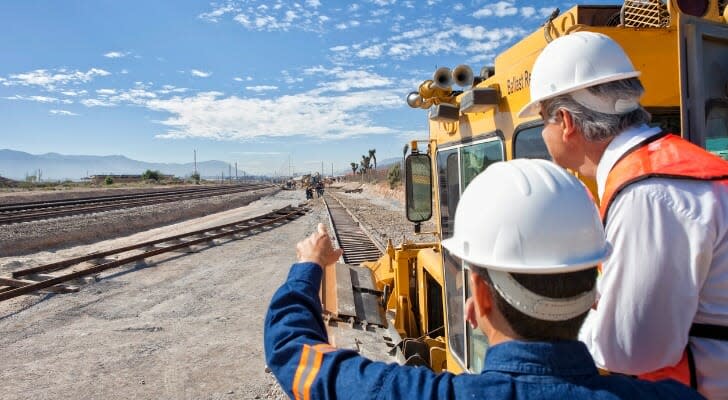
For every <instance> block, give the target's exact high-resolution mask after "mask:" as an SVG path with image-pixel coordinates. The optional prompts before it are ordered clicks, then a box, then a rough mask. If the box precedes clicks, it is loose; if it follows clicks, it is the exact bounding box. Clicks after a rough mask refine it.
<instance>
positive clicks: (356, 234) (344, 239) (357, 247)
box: [324, 193, 384, 265]
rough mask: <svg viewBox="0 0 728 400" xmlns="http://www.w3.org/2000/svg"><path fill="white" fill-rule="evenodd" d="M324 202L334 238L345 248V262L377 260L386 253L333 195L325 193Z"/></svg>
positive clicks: (356, 263)
mask: <svg viewBox="0 0 728 400" xmlns="http://www.w3.org/2000/svg"><path fill="white" fill-rule="evenodd" d="M324 204H326V208H327V211H328V214H329V219H330V220H331V226H332V227H333V229H334V238H335V239H336V241H337V242H338V244H339V247H340V248H341V249H342V250H344V255H343V258H344V262H345V263H346V264H353V265H358V264H360V263H361V262H363V261H376V260H377V259H379V257H380V256H381V255H382V253H384V247H383V246H382V245H381V244H379V243H378V242H377V241H376V240H375V239H374V238H372V236H371V235H370V234H369V232H367V230H366V228H365V227H363V226H362V224H361V223H360V222H359V220H358V219H357V218H356V217H355V216H354V215H353V214H352V213H351V212H350V211H349V210H348V209H347V208H346V207H344V204H343V203H341V201H339V199H337V198H336V197H334V196H333V195H331V194H329V193H326V194H325V195H324Z"/></svg>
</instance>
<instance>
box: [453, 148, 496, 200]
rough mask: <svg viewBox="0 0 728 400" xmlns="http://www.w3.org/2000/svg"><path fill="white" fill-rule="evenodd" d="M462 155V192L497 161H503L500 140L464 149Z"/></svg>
mask: <svg viewBox="0 0 728 400" xmlns="http://www.w3.org/2000/svg"><path fill="white" fill-rule="evenodd" d="M460 151H461V153H460V176H461V179H462V184H461V189H460V190H461V191H463V190H465V188H466V187H468V185H469V184H470V182H471V181H472V180H473V178H475V176H476V175H478V174H479V173H481V172H482V171H483V170H485V169H486V168H487V167H488V166H490V165H491V164H493V163H494V162H497V161H503V146H502V145H501V141H500V140H493V141H490V142H484V143H478V144H474V145H470V146H465V147H463V148H462V149H461V150H460Z"/></svg>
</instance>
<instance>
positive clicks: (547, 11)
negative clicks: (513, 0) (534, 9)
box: [538, 7, 555, 18]
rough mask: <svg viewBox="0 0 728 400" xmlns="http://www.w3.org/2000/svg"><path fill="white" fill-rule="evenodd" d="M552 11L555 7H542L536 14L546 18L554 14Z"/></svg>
mask: <svg viewBox="0 0 728 400" xmlns="http://www.w3.org/2000/svg"><path fill="white" fill-rule="evenodd" d="M554 9H555V7H543V8H539V9H538V13H539V14H541V16H542V17H544V18H546V17H548V16H549V15H551V13H552V12H554Z"/></svg>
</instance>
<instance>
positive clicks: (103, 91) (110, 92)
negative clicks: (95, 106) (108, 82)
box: [96, 89, 116, 96]
mask: <svg viewBox="0 0 728 400" xmlns="http://www.w3.org/2000/svg"><path fill="white" fill-rule="evenodd" d="M96 93H97V94H100V95H104V96H110V95H114V94H116V90H114V89H98V90H96Z"/></svg>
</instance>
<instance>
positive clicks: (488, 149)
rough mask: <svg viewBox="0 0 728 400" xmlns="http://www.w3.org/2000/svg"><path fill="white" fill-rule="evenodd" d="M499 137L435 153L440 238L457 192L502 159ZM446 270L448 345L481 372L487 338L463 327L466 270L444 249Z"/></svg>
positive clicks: (449, 228) (448, 231)
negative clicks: (440, 228)
mask: <svg viewBox="0 0 728 400" xmlns="http://www.w3.org/2000/svg"><path fill="white" fill-rule="evenodd" d="M503 148H504V147H503V141H502V140H501V139H500V137H492V138H489V139H486V140H482V141H478V142H473V143H467V144H462V145H458V146H454V147H451V148H447V149H444V150H441V151H439V152H438V156H437V161H438V166H437V168H438V179H439V194H440V218H441V220H440V223H441V226H442V232H443V239H446V238H449V237H451V236H452V234H453V228H454V226H453V222H454V217H455V209H456V207H457V204H458V201H459V200H460V194H461V193H462V192H463V190H465V188H466V187H467V186H468V185H469V184H470V182H471V181H472V180H473V178H475V176H477V175H478V174H479V173H480V172H482V171H483V170H485V169H486V168H488V166H490V165H492V164H493V163H495V162H497V161H503V160H504V150H503ZM443 265H444V271H445V296H446V299H445V306H446V307H447V321H446V323H447V327H448V347H449V350H450V352H451V353H452V354H453V355H454V356H455V358H456V359H457V360H458V361H459V362H460V363H461V365H462V366H463V367H464V368H466V369H468V370H470V371H471V372H475V373H477V372H480V370H481V369H482V366H483V361H484V359H485V357H484V356H485V350H486V349H487V347H488V342H487V339H486V337H485V336H484V335H483V334H481V333H480V331H478V330H472V329H470V328H469V327H466V324H465V315H464V306H465V300H466V299H467V296H469V295H470V294H469V288H468V279H469V278H468V276H467V271H466V270H465V269H464V268H463V265H462V262H461V261H460V260H458V259H457V258H455V257H453V256H452V255H450V253H448V251H447V250H445V249H443Z"/></svg>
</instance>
